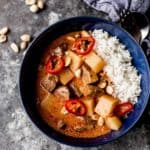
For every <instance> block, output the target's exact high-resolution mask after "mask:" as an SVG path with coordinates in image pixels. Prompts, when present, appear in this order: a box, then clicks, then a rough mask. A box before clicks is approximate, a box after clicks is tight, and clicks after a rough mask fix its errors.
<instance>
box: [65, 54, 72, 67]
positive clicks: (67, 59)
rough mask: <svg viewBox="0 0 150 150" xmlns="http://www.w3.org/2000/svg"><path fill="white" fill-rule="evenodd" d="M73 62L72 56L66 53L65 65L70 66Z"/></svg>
mask: <svg viewBox="0 0 150 150" xmlns="http://www.w3.org/2000/svg"><path fill="white" fill-rule="evenodd" d="M70 63H71V57H70V56H68V55H66V56H65V67H67V66H69V65H70Z"/></svg>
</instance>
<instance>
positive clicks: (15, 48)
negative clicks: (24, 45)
mask: <svg viewBox="0 0 150 150" xmlns="http://www.w3.org/2000/svg"><path fill="white" fill-rule="evenodd" d="M10 47H11V48H12V50H13V51H14V52H15V53H18V52H19V48H18V45H17V44H16V43H11V45H10Z"/></svg>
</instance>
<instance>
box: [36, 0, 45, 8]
mask: <svg viewBox="0 0 150 150" xmlns="http://www.w3.org/2000/svg"><path fill="white" fill-rule="evenodd" d="M37 6H38V7H39V8H40V9H43V8H44V2H43V0H38V1H37Z"/></svg>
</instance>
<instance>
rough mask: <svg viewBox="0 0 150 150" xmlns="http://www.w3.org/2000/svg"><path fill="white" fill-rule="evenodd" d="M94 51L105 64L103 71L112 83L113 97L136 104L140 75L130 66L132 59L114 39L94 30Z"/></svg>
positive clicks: (103, 32)
mask: <svg viewBox="0 0 150 150" xmlns="http://www.w3.org/2000/svg"><path fill="white" fill-rule="evenodd" d="M92 36H93V37H94V38H95V41H96V44H95V50H96V52H97V54H98V55H100V56H101V57H102V58H103V59H104V61H105V62H106V63H107V65H106V66H105V68H104V70H105V72H106V73H107V75H108V77H109V78H110V79H111V81H112V82H113V88H114V95H113V96H115V97H117V98H119V99H120V100H121V102H127V101H130V102H132V103H136V102H137V98H138V96H139V95H140V92H141V88H140V81H141V75H138V72H137V70H136V68H135V67H134V66H133V65H132V63H131V60H132V57H131V55H130V53H129V51H128V50H127V49H125V46H124V45H123V44H121V43H120V42H119V40H118V39H117V38H116V37H113V36H110V35H109V34H108V33H107V32H105V31H103V30H94V31H93V32H92Z"/></svg>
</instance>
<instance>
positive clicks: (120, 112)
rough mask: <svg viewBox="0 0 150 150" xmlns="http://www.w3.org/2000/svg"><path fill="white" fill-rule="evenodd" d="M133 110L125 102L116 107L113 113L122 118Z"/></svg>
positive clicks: (130, 105)
mask: <svg viewBox="0 0 150 150" xmlns="http://www.w3.org/2000/svg"><path fill="white" fill-rule="evenodd" d="M132 109H133V104H132V103H130V102H125V103H122V104H119V105H117V106H116V108H115V110H114V113H115V115H117V116H118V117H123V116H125V115H126V114H127V113H129V112H130V111H131V110H132Z"/></svg>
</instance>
